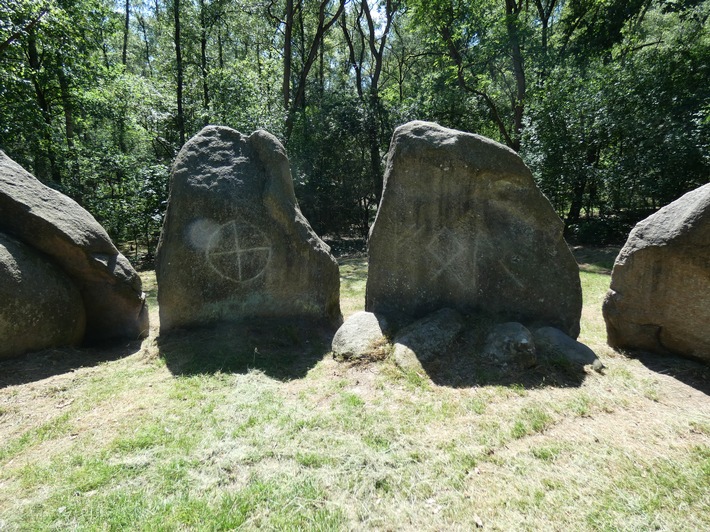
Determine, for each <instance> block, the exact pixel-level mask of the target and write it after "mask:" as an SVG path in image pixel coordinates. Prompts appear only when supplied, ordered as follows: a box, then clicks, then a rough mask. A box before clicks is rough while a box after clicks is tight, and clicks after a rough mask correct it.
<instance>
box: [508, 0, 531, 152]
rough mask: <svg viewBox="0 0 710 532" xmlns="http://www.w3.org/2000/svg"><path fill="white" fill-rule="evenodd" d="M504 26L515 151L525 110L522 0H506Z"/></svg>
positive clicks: (513, 146)
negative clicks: (512, 94) (510, 65)
mask: <svg viewBox="0 0 710 532" xmlns="http://www.w3.org/2000/svg"><path fill="white" fill-rule="evenodd" d="M505 4H506V26H507V29H508V38H509V39H510V51H511V58H512V60H513V75H514V77H515V97H514V103H513V135H512V146H510V147H511V148H513V149H514V150H515V151H520V137H521V135H522V132H523V114H524V110H525V92H526V82H525V67H524V65H523V54H522V52H521V50H520V32H519V30H518V17H519V16H520V10H521V9H522V0H521V1H520V3H516V2H515V0H506V2H505Z"/></svg>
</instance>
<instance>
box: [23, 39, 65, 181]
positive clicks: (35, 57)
mask: <svg viewBox="0 0 710 532" xmlns="http://www.w3.org/2000/svg"><path fill="white" fill-rule="evenodd" d="M27 57H28V59H29V64H30V68H31V69H32V85H33V87H34V89H35V97H36V98H37V106H38V107H39V108H40V111H41V113H42V120H43V121H44V127H43V128H42V142H39V143H38V145H37V149H36V150H35V173H36V174H37V175H38V177H43V178H45V179H46V178H47V177H49V178H50V179H51V180H52V181H54V182H55V183H61V182H62V176H61V173H60V171H59V166H58V165H57V156H56V154H55V153H54V148H53V142H52V111H51V108H50V104H49V100H48V98H47V95H46V94H45V91H44V87H43V86H42V83H41V81H40V76H41V70H42V61H41V59H40V55H39V51H38V50H37V33H36V29H35V28H34V27H33V28H31V29H30V32H29V33H28V35H27ZM44 159H46V160H47V161H48V162H49V172H48V173H49V175H47V172H46V171H45V169H44V168H43V167H44Z"/></svg>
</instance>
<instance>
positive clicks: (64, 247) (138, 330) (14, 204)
mask: <svg viewBox="0 0 710 532" xmlns="http://www.w3.org/2000/svg"><path fill="white" fill-rule="evenodd" d="M0 232H3V233H6V234H8V235H12V236H13V237H15V238H16V239H17V240H20V241H21V242H23V243H24V244H26V245H27V246H29V247H32V248H34V249H35V250H37V251H39V252H41V253H43V254H45V255H46V256H47V257H49V259H51V260H52V261H53V262H54V264H55V265H56V266H57V267H58V268H59V269H61V270H62V271H63V272H64V273H65V274H66V275H67V276H68V277H69V278H70V279H71V280H72V282H73V283H74V284H75V285H76V287H77V288H78V289H79V292H80V293H81V297H82V300H83V303H84V308H85V310H86V334H85V340H86V341H100V340H106V339H111V338H119V337H120V338H139V337H142V336H146V335H147V334H148V309H147V306H146V304H145V294H143V291H142V290H141V279H140V277H139V276H138V273H136V271H135V270H134V269H133V267H132V266H131V265H130V263H129V262H128V260H127V259H126V258H125V257H124V256H123V255H121V253H119V252H118V250H117V249H116V247H115V246H114V245H113V243H112V242H111V239H110V238H109V236H108V234H107V233H106V231H105V230H104V229H103V227H101V225H99V223H98V222H97V221H96V220H95V219H94V217H93V216H91V214H89V213H88V212H87V211H86V210H84V209H83V208H82V207H81V206H80V205H79V204H77V203H76V202H75V201H73V200H72V199H70V198H68V197H67V196H65V195H63V194H61V193H60V192H57V191H56V190H54V189H51V188H49V187H47V186H45V185H43V184H42V183H40V181H39V180H37V179H36V178H35V177H34V176H32V175H31V174H30V173H28V172H27V171H25V170H24V169H23V168H22V167H21V166H20V165H18V164H17V163H16V162H15V161H13V160H12V159H10V158H9V157H8V156H7V155H5V153H3V152H2V151H0Z"/></svg>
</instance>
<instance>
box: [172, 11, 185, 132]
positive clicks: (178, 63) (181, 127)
mask: <svg viewBox="0 0 710 532" xmlns="http://www.w3.org/2000/svg"><path fill="white" fill-rule="evenodd" d="M173 15H174V17H175V67H176V69H177V117H176V118H177V129H178V135H179V139H180V146H182V145H183V144H185V115H184V113H183V108H182V89H183V64H182V48H181V46H180V0H174V4H173Z"/></svg>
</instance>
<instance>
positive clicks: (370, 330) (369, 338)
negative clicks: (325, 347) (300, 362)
mask: <svg viewBox="0 0 710 532" xmlns="http://www.w3.org/2000/svg"><path fill="white" fill-rule="evenodd" d="M387 330H388V324H387V320H386V319H385V318H384V317H383V316H378V315H376V314H373V313H372V312H365V311H360V312H356V313H355V314H353V315H352V316H350V317H349V318H348V319H347V320H345V323H343V324H342V325H341V326H340V328H339V329H338V331H337V332H336V333H335V336H334V337H333V344H332V351H333V355H334V356H335V357H336V358H341V359H345V360H349V359H358V358H363V357H367V356H369V355H371V354H372V353H373V351H374V350H376V349H378V348H381V347H382V345H383V343H385V342H386V341H387V338H386V333H387Z"/></svg>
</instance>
